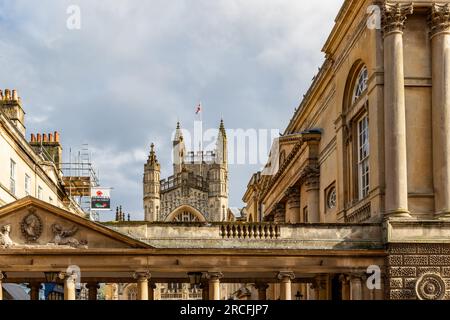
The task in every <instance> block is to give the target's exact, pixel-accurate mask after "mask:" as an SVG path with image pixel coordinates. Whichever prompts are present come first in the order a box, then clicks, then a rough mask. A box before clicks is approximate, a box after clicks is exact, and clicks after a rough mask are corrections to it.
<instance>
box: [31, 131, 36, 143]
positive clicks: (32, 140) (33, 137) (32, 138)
mask: <svg viewBox="0 0 450 320" xmlns="http://www.w3.org/2000/svg"><path fill="white" fill-rule="evenodd" d="M31 142H36V136H35V135H34V133H32V134H31Z"/></svg>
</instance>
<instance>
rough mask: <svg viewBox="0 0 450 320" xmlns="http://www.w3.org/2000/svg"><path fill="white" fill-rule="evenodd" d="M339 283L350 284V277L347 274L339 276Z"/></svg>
mask: <svg viewBox="0 0 450 320" xmlns="http://www.w3.org/2000/svg"><path fill="white" fill-rule="evenodd" d="M339 281H340V282H341V283H349V282H350V276H349V275H347V274H341V275H340V276H339Z"/></svg>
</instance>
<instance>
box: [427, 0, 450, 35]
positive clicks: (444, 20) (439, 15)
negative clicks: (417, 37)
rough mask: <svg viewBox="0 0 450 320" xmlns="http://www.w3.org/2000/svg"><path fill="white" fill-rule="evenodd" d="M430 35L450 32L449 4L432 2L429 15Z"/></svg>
mask: <svg viewBox="0 0 450 320" xmlns="http://www.w3.org/2000/svg"><path fill="white" fill-rule="evenodd" d="M430 29H431V36H432V37H433V36H435V35H436V34H438V33H441V32H450V4H448V3H446V4H436V3H435V4H433V5H432V6H431V15H430Z"/></svg>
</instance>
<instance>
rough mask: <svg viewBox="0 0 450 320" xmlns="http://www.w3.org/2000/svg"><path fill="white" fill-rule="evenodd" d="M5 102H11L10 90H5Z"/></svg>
mask: <svg viewBox="0 0 450 320" xmlns="http://www.w3.org/2000/svg"><path fill="white" fill-rule="evenodd" d="M5 100H11V90H9V89H5Z"/></svg>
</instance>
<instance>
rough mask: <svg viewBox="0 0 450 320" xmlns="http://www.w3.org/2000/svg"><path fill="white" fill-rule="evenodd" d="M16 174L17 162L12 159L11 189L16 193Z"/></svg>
mask: <svg viewBox="0 0 450 320" xmlns="http://www.w3.org/2000/svg"><path fill="white" fill-rule="evenodd" d="M16 175H17V163H16V162H15V161H14V160H13V159H10V162H9V191H10V192H11V193H12V194H13V195H16Z"/></svg>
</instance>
